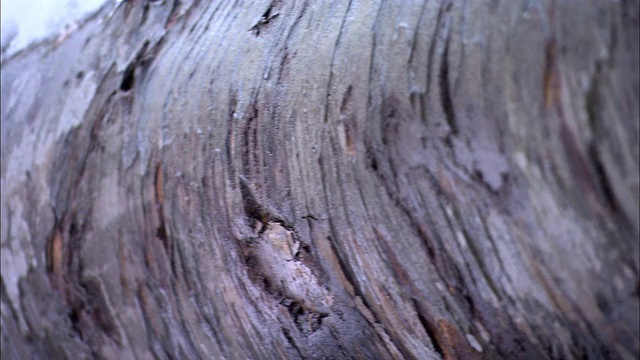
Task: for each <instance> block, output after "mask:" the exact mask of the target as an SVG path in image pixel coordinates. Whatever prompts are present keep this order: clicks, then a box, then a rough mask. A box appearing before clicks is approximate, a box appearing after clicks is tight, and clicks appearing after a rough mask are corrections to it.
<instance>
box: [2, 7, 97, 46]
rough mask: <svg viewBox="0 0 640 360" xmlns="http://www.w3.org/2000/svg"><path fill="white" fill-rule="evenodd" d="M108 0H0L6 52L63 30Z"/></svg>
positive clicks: (3, 43) (3, 40)
mask: <svg viewBox="0 0 640 360" xmlns="http://www.w3.org/2000/svg"><path fill="white" fill-rule="evenodd" d="M107 1H108V0H62V1H54V0H22V1H17V0H4V1H2V2H0V7H1V9H0V10H1V20H0V21H1V24H2V26H1V27H0V33H1V34H2V36H1V38H0V39H1V44H2V52H3V55H5V54H4V53H5V52H6V55H10V54H12V53H15V52H17V51H19V50H21V49H23V48H25V47H27V46H29V45H30V44H31V43H33V42H35V41H38V40H42V39H44V38H46V37H49V36H51V35H53V34H57V33H60V32H62V31H63V30H64V28H65V26H66V25H70V24H73V23H74V22H75V21H77V20H80V19H82V18H84V17H86V16H87V15H89V14H91V13H92V12H94V11H96V10H98V8H99V7H100V6H102V4H104V3H105V2H107Z"/></svg>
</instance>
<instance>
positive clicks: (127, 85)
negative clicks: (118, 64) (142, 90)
mask: <svg viewBox="0 0 640 360" xmlns="http://www.w3.org/2000/svg"><path fill="white" fill-rule="evenodd" d="M135 70H136V67H135V64H130V65H129V66H128V67H127V69H126V70H125V71H124V75H123V76H122V82H121V83H120V90H122V91H129V90H131V89H132V88H133V85H134V84H135V81H136V76H135Z"/></svg>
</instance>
